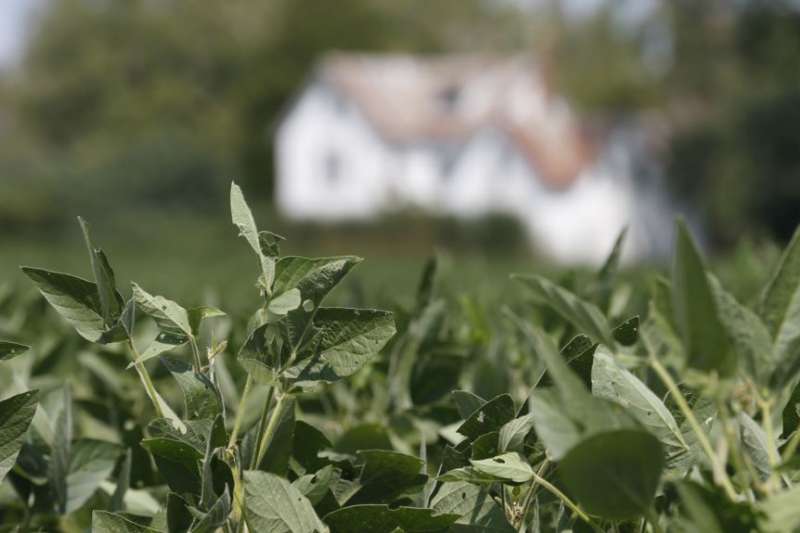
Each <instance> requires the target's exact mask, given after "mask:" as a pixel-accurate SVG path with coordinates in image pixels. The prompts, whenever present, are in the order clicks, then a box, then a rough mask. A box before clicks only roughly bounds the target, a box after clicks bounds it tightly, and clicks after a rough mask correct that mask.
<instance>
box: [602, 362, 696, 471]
mask: <svg viewBox="0 0 800 533" xmlns="http://www.w3.org/2000/svg"><path fill="white" fill-rule="evenodd" d="M592 394H594V395H595V396H598V397H600V398H605V399H607V400H611V401H614V402H617V403H620V404H622V405H623V406H624V407H625V408H627V410H628V412H629V413H631V414H632V415H633V416H634V417H635V418H636V419H637V420H638V421H639V422H641V423H642V425H643V426H644V427H645V428H647V430H648V431H650V432H651V433H652V434H653V435H655V436H656V437H657V438H658V439H659V440H660V441H661V442H662V443H663V444H664V445H665V447H666V452H667V455H668V456H669V457H672V456H675V455H680V454H684V453H688V451H689V447H688V445H687V444H686V442H685V441H684V439H683V435H682V433H681V430H680V429H679V427H678V423H677V422H676V421H675V418H674V417H673V416H672V413H670V411H669V409H667V407H666V406H665V405H664V403H663V402H662V401H661V400H660V399H659V398H658V396H656V395H655V394H654V393H653V392H652V391H651V390H650V389H649V388H647V386H646V385H645V384H644V383H642V382H641V381H640V380H639V378H637V377H636V376H634V375H633V374H632V373H631V372H629V371H628V370H626V369H625V368H623V367H622V366H620V365H619V364H617V362H616V361H615V360H614V357H613V356H612V355H611V353H610V352H609V351H608V349H607V348H606V347H605V346H600V347H599V348H598V349H597V351H596V352H595V354H594V366H593V367H592Z"/></svg>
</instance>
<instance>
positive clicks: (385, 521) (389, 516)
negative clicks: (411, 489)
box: [324, 505, 460, 533]
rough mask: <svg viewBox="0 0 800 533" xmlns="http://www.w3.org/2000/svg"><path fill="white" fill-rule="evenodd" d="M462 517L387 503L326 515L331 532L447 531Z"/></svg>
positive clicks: (347, 508)
mask: <svg viewBox="0 0 800 533" xmlns="http://www.w3.org/2000/svg"><path fill="white" fill-rule="evenodd" d="M459 518H460V517H459V515H457V514H437V513H436V512H435V511H434V510H433V509H422V508H417V507H397V508H390V507H389V506H388V505H353V506H350V507H345V508H343V509H338V510H336V511H333V512H332V513H329V514H327V515H325V518H324V520H325V523H327V524H328V525H329V526H330V528H331V533H364V532H365V531H369V532H370V533H392V532H393V531H394V530H395V529H397V528H400V529H401V530H402V531H404V532H405V533H436V532H441V533H444V532H445V531H447V529H448V528H449V527H450V526H451V525H452V524H453V523H455V521H456V520H458V519H459Z"/></svg>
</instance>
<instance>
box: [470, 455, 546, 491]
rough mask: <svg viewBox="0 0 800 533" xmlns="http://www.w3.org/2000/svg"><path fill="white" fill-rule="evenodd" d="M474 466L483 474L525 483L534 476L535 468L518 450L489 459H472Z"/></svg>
mask: <svg viewBox="0 0 800 533" xmlns="http://www.w3.org/2000/svg"><path fill="white" fill-rule="evenodd" d="M470 463H471V464H472V467H473V468H474V469H475V470H477V471H478V472H480V473H482V474H486V475H489V476H493V477H496V478H500V479H503V480H505V481H509V482H511V483H525V482H527V481H530V480H531V479H532V478H533V468H531V465H530V464H529V463H528V461H526V460H525V458H524V457H523V456H522V455H520V454H519V453H517V452H509V453H504V454H502V455H498V456H496V457H491V458H489V459H481V460H478V461H474V460H470Z"/></svg>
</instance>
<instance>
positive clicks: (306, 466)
mask: <svg viewBox="0 0 800 533" xmlns="http://www.w3.org/2000/svg"><path fill="white" fill-rule="evenodd" d="M331 448H333V444H332V443H331V441H330V440H328V437H326V436H325V434H324V433H322V432H321V431H320V430H318V429H317V428H315V427H314V426H312V425H310V424H308V423H307V422H303V421H302V420H298V421H297V422H295V426H294V441H293V443H292V459H293V460H294V461H295V464H296V465H297V466H299V467H300V468H301V469H302V470H301V471H299V472H298V474H301V475H302V474H305V473H308V472H317V471H319V470H320V469H322V468H324V467H325V466H326V465H327V464H328V463H327V461H325V460H324V459H321V458H320V457H319V456H318V454H319V452H321V451H322V450H329V449H331Z"/></svg>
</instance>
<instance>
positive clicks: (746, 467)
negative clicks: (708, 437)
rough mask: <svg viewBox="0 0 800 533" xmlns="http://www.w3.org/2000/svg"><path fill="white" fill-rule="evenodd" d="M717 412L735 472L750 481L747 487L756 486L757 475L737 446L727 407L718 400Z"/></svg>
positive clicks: (737, 442) (737, 440) (736, 438)
mask: <svg viewBox="0 0 800 533" xmlns="http://www.w3.org/2000/svg"><path fill="white" fill-rule="evenodd" d="M717 410H718V411H719V414H720V419H721V420H722V430H723V432H724V433H725V438H726V439H727V440H728V443H729V444H730V447H731V457H732V458H733V463H734V465H735V466H736V470H738V471H739V473H741V474H742V475H745V476H747V478H748V479H750V480H752V482H751V483H748V485H752V484H758V483H759V482H758V473H757V472H756V471H755V469H754V468H753V464H752V463H751V462H750V460H749V458H748V457H747V456H746V455H745V454H744V453H742V449H741V447H740V446H739V438H738V437H737V435H736V432H735V431H734V429H733V427H732V425H731V417H730V413H728V407H727V405H726V404H725V402H724V401H722V400H720V399H718V400H717ZM748 492H749V491H748Z"/></svg>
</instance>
